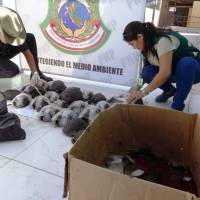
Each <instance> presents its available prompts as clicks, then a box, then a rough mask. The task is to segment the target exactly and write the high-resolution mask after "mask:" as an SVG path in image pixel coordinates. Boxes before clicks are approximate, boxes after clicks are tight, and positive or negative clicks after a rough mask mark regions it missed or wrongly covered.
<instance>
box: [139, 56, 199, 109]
mask: <svg viewBox="0 0 200 200" xmlns="http://www.w3.org/2000/svg"><path fill="white" fill-rule="evenodd" d="M158 71H159V67H158V66H154V65H147V66H144V68H143V71H142V78H143V80H144V82H145V83H150V82H151V81H152V80H153V78H154V76H155V75H156V74H157V73H158ZM199 82H200V63H199V62H198V61H197V60H196V59H194V58H192V57H183V58H181V59H180V60H179V61H178V62H177V64H176V66H175V72H174V73H173V74H172V75H171V76H170V78H169V79H168V80H167V81H166V82H165V83H164V84H163V85H161V86H160V87H159V88H160V89H162V90H163V91H164V92H168V91H170V90H171V89H172V87H173V85H172V83H176V93H175V95H174V98H173V103H172V105H171V107H172V109H175V110H179V111H182V110H183V109H184V107H185V104H184V101H185V99H186V98H187V96H188V94H189V92H190V90H191V88H192V85H193V84H196V83H199Z"/></svg>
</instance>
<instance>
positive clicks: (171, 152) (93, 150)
mask: <svg viewBox="0 0 200 200" xmlns="http://www.w3.org/2000/svg"><path fill="white" fill-rule="evenodd" d="M133 146H134V147H139V148H140V147H149V148H151V149H152V150H153V151H154V152H156V153H159V154H161V155H163V156H165V158H166V159H168V160H170V161H172V162H173V161H175V162H176V163H178V164H181V165H183V166H189V167H190V169H191V171H192V174H193V176H194V180H195V182H196V185H197V188H198V193H200V117H199V116H198V115H196V114H187V113H183V112H177V111H171V110H166V109H160V108H153V107H146V106H140V105H117V106H115V107H113V108H111V109H108V110H106V111H104V112H102V113H100V114H99V116H98V117H97V118H96V119H95V120H94V121H93V123H92V124H91V125H90V126H89V127H88V128H87V129H86V131H85V132H84V134H83V135H82V136H81V138H80V139H79V140H78V141H77V142H76V144H75V145H74V146H73V148H72V149H71V150H70V152H69V153H68V160H67V161H69V199H70V200H161V199H162V200H194V199H198V198H196V197H195V196H194V195H193V194H191V193H187V192H184V191H180V190H176V189H173V188H169V187H166V186H162V185H159V184H155V183H151V182H148V181H144V180H140V179H137V178H130V177H128V176H126V175H123V174H119V173H116V172H113V171H110V170H108V169H105V168H103V167H102V166H103V164H104V159H105V158H106V157H107V155H110V154H117V153H121V152H124V151H126V150H128V149H132V148H133ZM66 173H67V170H66ZM67 175H68V174H67Z"/></svg>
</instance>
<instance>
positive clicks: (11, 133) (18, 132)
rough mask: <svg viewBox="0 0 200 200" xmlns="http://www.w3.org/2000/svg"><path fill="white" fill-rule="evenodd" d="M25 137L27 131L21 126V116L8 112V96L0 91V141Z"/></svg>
mask: <svg viewBox="0 0 200 200" xmlns="http://www.w3.org/2000/svg"><path fill="white" fill-rule="evenodd" d="M25 138H26V133H25V131H24V130H23V129H22V128H21V124H20V119H19V117H18V116H17V115H15V114H13V113H8V111H7V103H6V98H5V96H4V94H3V93H2V92H0V142H2V141H9V140H23V139H25Z"/></svg>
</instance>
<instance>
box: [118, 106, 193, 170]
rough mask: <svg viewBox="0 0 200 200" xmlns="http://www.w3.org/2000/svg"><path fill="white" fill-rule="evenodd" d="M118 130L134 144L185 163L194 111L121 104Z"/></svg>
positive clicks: (186, 161)
mask: <svg viewBox="0 0 200 200" xmlns="http://www.w3.org/2000/svg"><path fill="white" fill-rule="evenodd" d="M120 114H121V121H120V122H119V123H121V126H120V128H121V130H120V131H121V132H122V131H124V130H126V131H128V132H130V133H129V135H131V136H132V138H129V139H131V140H132V142H134V146H137V147H147V148H151V149H152V150H153V151H154V152H156V153H157V154H160V155H162V156H165V157H166V158H167V159H168V160H171V161H172V162H174V161H176V163H177V164H181V165H187V166H188V165H189V156H190V154H189V152H190V145H191V141H192V138H193V131H194V126H195V121H196V114H188V113H183V112H177V111H172V110H167V109H160V108H155V107H150V106H137V105H123V106H121V111H120Z"/></svg>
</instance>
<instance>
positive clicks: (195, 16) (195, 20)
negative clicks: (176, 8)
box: [187, 1, 200, 28]
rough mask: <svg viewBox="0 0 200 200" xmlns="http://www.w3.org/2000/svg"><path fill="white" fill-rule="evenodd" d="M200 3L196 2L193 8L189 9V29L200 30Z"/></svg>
mask: <svg viewBox="0 0 200 200" xmlns="http://www.w3.org/2000/svg"><path fill="white" fill-rule="evenodd" d="M199 10H200V2H199V1H194V2H193V7H192V8H190V9H189V13H188V21H187V26H188V27H194V28H200V12H199Z"/></svg>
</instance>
